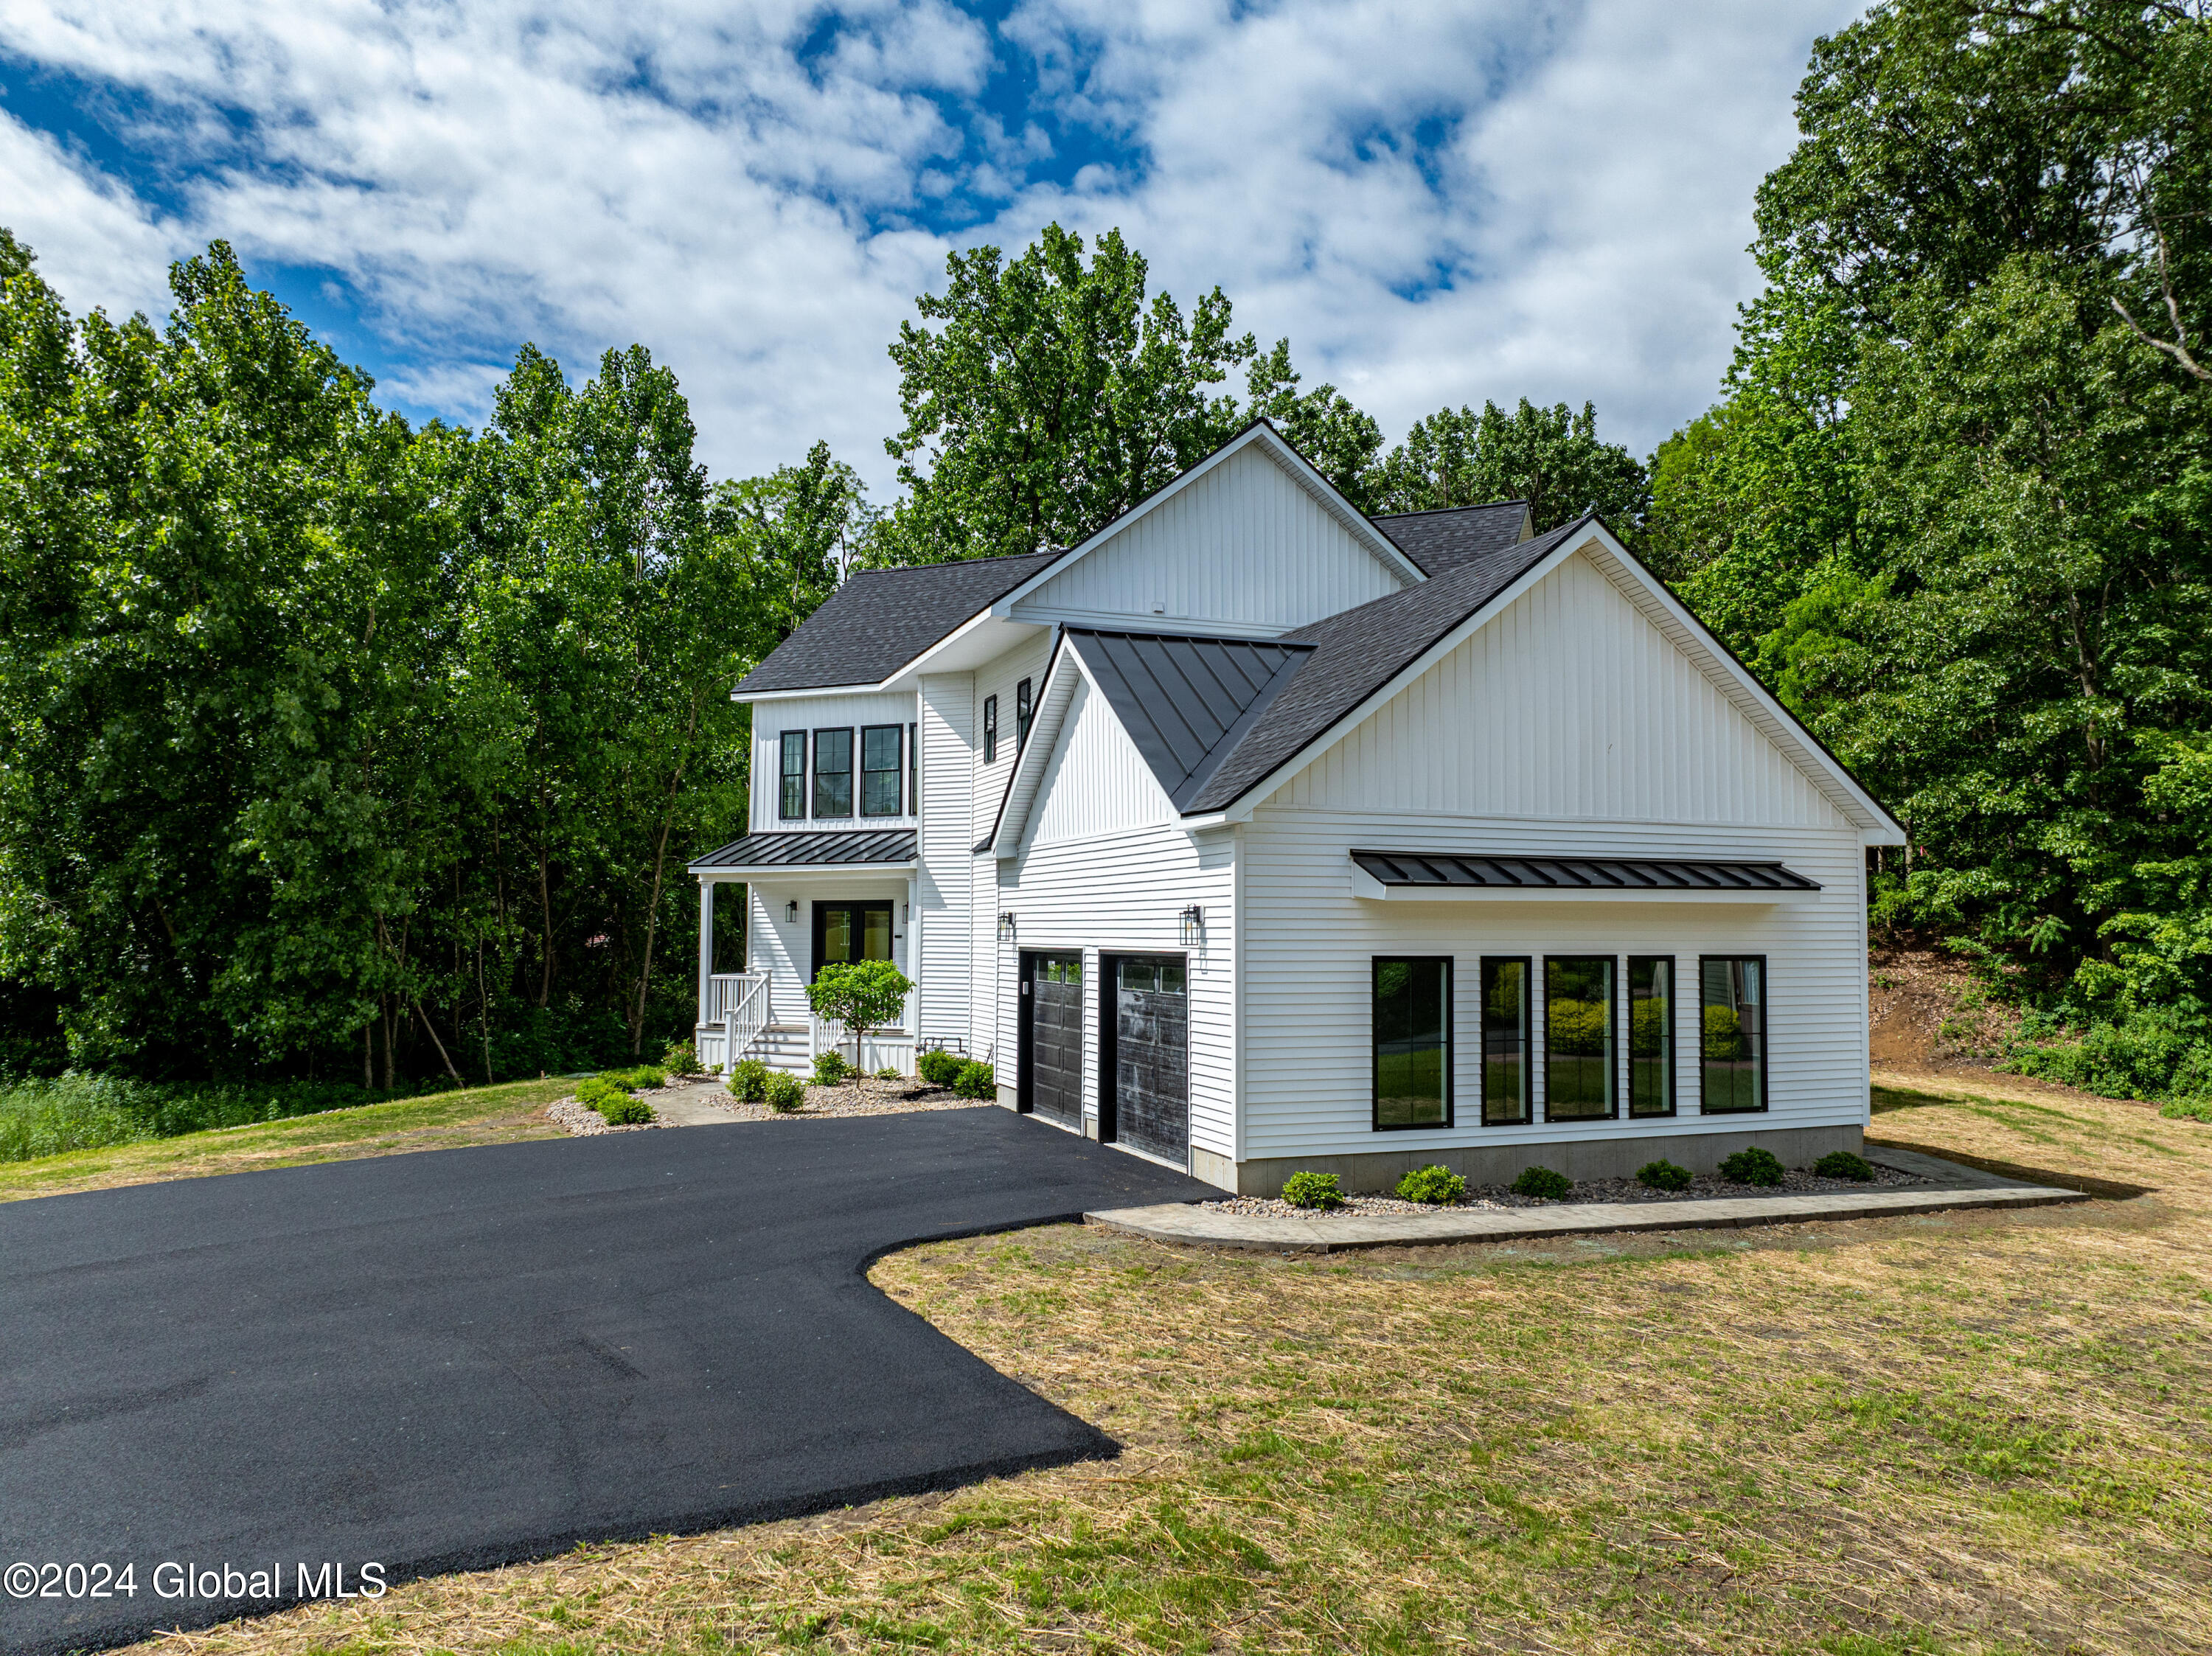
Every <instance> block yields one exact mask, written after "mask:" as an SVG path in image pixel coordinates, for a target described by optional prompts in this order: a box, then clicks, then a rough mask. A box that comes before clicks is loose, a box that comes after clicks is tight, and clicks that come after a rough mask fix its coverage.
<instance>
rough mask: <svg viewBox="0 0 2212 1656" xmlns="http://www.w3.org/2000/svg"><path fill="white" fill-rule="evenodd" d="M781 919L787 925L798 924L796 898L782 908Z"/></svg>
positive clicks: (797, 903) (797, 902) (797, 901)
mask: <svg viewBox="0 0 2212 1656" xmlns="http://www.w3.org/2000/svg"><path fill="white" fill-rule="evenodd" d="M783 918H784V920H785V922H786V923H787V924H788V925H798V924H799V899H798V898H796V897H793V899H792V900H791V901H789V902H787V903H786V904H785V905H784V906H783Z"/></svg>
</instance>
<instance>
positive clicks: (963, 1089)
mask: <svg viewBox="0 0 2212 1656" xmlns="http://www.w3.org/2000/svg"><path fill="white" fill-rule="evenodd" d="M952 1090H953V1091H954V1092H956V1093H957V1094H959V1095H960V1096H961V1097H963V1098H996V1097H997V1096H998V1095H999V1072H998V1071H996V1070H995V1069H994V1068H993V1067H992V1066H991V1065H987V1064H963V1065H961V1066H960V1073H959V1074H958V1075H956V1076H954V1077H952Z"/></svg>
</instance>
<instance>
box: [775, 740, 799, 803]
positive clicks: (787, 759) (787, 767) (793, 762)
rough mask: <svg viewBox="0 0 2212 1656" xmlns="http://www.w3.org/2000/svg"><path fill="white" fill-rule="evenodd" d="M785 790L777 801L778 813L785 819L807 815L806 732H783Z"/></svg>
mask: <svg viewBox="0 0 2212 1656" xmlns="http://www.w3.org/2000/svg"><path fill="white" fill-rule="evenodd" d="M781 781H782V784H783V792H782V795H781V798H779V799H778V800H777V802H776V810H777V814H778V815H779V816H781V817H782V818H783V820H784V821H786V822H790V821H791V820H792V819H793V818H794V817H799V816H805V815H806V732H805V731H785V732H784V733H783V775H782V777H781Z"/></svg>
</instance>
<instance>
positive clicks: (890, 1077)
mask: <svg viewBox="0 0 2212 1656" xmlns="http://www.w3.org/2000/svg"><path fill="white" fill-rule="evenodd" d="M876 1079H877V1080H878V1081H899V1080H902V1079H904V1077H902V1076H901V1075H900V1074H899V1072H898V1071H896V1070H895V1069H893V1068H892V1067H891V1066H890V1065H888V1064H886V1065H884V1067H883V1068H882V1069H880V1070H878V1071H876Z"/></svg>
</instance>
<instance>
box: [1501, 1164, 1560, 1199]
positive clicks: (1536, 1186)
mask: <svg viewBox="0 0 2212 1656" xmlns="http://www.w3.org/2000/svg"><path fill="white" fill-rule="evenodd" d="M1574 1187H1575V1181H1574V1180H1571V1179H1570V1178H1568V1177H1567V1176H1566V1174H1563V1173H1554V1172H1553V1171H1552V1169H1551V1168H1522V1169H1521V1176H1520V1177H1519V1178H1518V1179H1516V1180H1514V1181H1513V1193H1514V1194H1515V1195H1516V1196H1533V1197H1536V1198H1541V1200H1543V1201H1547V1202H1556V1201H1558V1200H1559V1198H1561V1197H1563V1196H1565V1194H1566V1193H1567V1192H1569V1191H1571V1190H1572V1189H1573V1188H1574Z"/></svg>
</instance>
